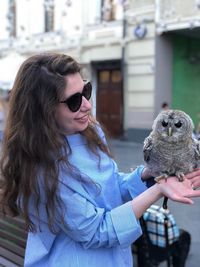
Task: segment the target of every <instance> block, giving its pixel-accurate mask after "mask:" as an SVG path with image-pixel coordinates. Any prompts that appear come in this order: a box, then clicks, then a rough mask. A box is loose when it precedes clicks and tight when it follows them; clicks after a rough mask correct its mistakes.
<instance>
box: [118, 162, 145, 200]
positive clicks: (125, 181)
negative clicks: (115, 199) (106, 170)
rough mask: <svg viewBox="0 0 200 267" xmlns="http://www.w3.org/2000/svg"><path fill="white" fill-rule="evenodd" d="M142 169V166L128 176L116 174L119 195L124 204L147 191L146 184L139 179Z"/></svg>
mask: <svg viewBox="0 0 200 267" xmlns="http://www.w3.org/2000/svg"><path fill="white" fill-rule="evenodd" d="M143 169H144V166H139V167H137V168H136V169H135V170H134V171H133V172H131V173H129V174H125V173H119V174H118V181H119V186H120V190H121V195H122V198H123V200H124V201H125V202H126V201H129V200H131V199H133V198H134V197H136V196H138V195H139V194H141V193H143V192H144V191H145V190H146V189H147V186H146V183H145V182H143V181H142V179H141V174H142V171H143Z"/></svg>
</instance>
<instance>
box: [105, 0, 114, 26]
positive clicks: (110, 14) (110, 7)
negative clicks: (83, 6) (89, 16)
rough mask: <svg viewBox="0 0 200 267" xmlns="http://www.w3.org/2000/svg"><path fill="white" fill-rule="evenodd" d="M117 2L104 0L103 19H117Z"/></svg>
mask: <svg viewBox="0 0 200 267" xmlns="http://www.w3.org/2000/svg"><path fill="white" fill-rule="evenodd" d="M116 9H117V4H116V1H115V0H103V1H102V20H105V21H111V20H115V19H116Z"/></svg>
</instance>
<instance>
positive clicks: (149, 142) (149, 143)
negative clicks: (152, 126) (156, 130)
mask: <svg viewBox="0 0 200 267" xmlns="http://www.w3.org/2000/svg"><path fill="white" fill-rule="evenodd" d="M152 148H153V138H152V137H151V136H148V137H147V138H146V139H145V140H144V146H143V155H144V161H145V162H148V161H149V160H150V157H151V151H152Z"/></svg>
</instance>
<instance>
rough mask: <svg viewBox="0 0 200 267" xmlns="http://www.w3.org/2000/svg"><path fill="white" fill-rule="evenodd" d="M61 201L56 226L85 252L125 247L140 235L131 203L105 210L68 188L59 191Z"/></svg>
mask: <svg viewBox="0 0 200 267" xmlns="http://www.w3.org/2000/svg"><path fill="white" fill-rule="evenodd" d="M66 190H67V191H66ZM61 198H62V201H63V204H64V206H65V210H64V223H60V224H59V227H60V228H61V229H62V230H63V231H64V232H65V233H66V234H67V235H68V236H69V237H71V238H72V239H73V240H75V241H77V242H79V243H80V244H82V246H83V247H84V248H86V249H87V248H99V247H113V246H118V245H120V246H122V247H127V246H129V245H130V244H131V243H132V242H134V241H135V240H136V239H137V238H138V237H139V236H140V235H141V233H142V231H141V227H140V224H139V221H138V220H137V219H136V217H135V215H134V212H133V210H132V206H131V202H127V203H125V204H123V205H121V206H119V207H115V208H114V209H112V210H105V209H104V208H100V207H98V206H96V205H95V204H94V203H91V202H90V201H89V200H88V199H86V198H85V197H83V196H82V195H80V194H79V193H77V192H73V191H71V190H70V189H68V188H61Z"/></svg>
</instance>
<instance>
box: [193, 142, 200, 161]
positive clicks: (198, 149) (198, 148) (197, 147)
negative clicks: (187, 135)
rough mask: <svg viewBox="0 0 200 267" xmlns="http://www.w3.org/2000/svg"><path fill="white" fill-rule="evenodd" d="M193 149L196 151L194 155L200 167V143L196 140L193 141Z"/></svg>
mask: <svg viewBox="0 0 200 267" xmlns="http://www.w3.org/2000/svg"><path fill="white" fill-rule="evenodd" d="M192 147H193V149H194V155H195V159H196V161H197V165H199V164H200V142H199V141H198V140H196V139H193V142H192Z"/></svg>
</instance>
